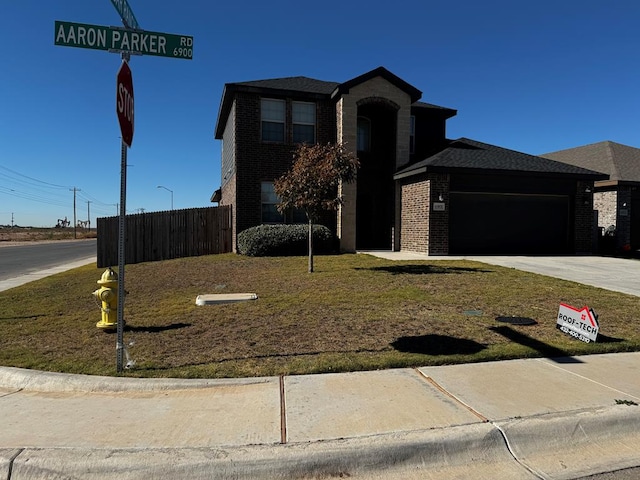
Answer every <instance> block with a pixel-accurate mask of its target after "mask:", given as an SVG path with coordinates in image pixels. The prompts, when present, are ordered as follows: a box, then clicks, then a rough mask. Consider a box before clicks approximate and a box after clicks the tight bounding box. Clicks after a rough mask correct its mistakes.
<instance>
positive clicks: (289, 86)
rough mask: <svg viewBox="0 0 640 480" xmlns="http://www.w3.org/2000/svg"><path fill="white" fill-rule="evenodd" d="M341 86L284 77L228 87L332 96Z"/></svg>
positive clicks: (320, 81)
mask: <svg viewBox="0 0 640 480" xmlns="http://www.w3.org/2000/svg"><path fill="white" fill-rule="evenodd" d="M338 85H339V83H337V82H325V81H323V80H316V79H315V78H309V77H284V78H271V79H267V80H254V81H250V82H238V83H228V84H227V86H236V87H248V88H256V89H260V90H265V89H268V90H287V91H294V92H302V93H315V94H321V95H331V93H332V92H333V91H334V90H335V89H336V87H337V86H338Z"/></svg>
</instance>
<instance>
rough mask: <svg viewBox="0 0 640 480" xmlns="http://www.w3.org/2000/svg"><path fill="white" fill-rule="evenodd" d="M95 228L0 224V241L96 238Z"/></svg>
mask: <svg viewBox="0 0 640 480" xmlns="http://www.w3.org/2000/svg"><path fill="white" fill-rule="evenodd" d="M96 236H97V232H96V229H95V228H92V229H86V228H77V229H76V232H75V237H74V232H73V227H63V228H36V227H13V228H12V227H7V226H0V242H37V241H42V240H69V239H73V238H96Z"/></svg>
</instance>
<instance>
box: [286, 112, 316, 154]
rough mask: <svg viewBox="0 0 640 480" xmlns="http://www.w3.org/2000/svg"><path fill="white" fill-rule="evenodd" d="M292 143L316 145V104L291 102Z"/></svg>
mask: <svg viewBox="0 0 640 480" xmlns="http://www.w3.org/2000/svg"><path fill="white" fill-rule="evenodd" d="M291 114H292V118H293V143H308V144H313V143H316V104H315V103H307V102H292V103H291Z"/></svg>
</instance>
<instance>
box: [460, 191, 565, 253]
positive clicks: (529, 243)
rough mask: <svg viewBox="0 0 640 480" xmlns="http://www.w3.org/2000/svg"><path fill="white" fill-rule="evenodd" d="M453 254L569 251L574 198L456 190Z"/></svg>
mask: <svg viewBox="0 0 640 480" xmlns="http://www.w3.org/2000/svg"><path fill="white" fill-rule="evenodd" d="M449 198H450V209H449V253H450V254H505V255H509V254H529V255H531V254H560V253H569V252H570V234H569V233H570V232H569V197H568V196H567V195H523V194H505V193H470V192H451V193H450V197H449Z"/></svg>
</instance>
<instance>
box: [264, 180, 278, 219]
mask: <svg viewBox="0 0 640 480" xmlns="http://www.w3.org/2000/svg"><path fill="white" fill-rule="evenodd" d="M260 195H261V203H262V223H283V222H284V215H282V214H281V213H280V212H279V211H278V207H277V205H278V203H280V200H279V199H278V196H277V195H276V192H275V190H274V189H273V182H262V184H261V188H260Z"/></svg>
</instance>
